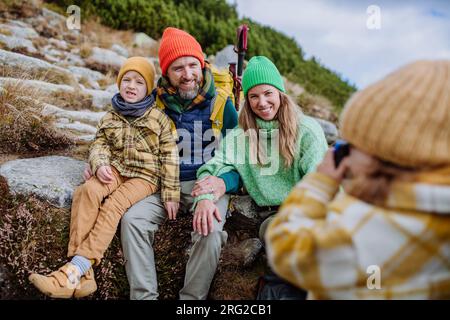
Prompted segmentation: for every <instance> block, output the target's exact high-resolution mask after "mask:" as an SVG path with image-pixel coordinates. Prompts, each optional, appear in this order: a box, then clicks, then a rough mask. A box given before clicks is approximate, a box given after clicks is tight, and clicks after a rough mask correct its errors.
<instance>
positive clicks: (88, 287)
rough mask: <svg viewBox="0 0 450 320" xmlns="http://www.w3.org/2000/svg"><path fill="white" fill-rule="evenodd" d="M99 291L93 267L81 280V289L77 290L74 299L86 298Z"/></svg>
mask: <svg viewBox="0 0 450 320" xmlns="http://www.w3.org/2000/svg"><path fill="white" fill-rule="evenodd" d="M95 291H97V283H96V282H95V278H94V270H93V269H92V267H91V268H90V269H89V270H88V271H87V272H86V274H85V275H84V276H82V277H81V280H80V288H77V289H75V292H74V294H73V296H74V298H77V299H78V298H84V297H87V296H88V295H90V294H92V293H94V292H95Z"/></svg>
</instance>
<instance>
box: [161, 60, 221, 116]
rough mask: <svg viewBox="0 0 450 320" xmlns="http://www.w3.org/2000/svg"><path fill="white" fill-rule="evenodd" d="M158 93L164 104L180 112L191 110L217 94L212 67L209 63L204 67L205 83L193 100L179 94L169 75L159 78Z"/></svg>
mask: <svg viewBox="0 0 450 320" xmlns="http://www.w3.org/2000/svg"><path fill="white" fill-rule="evenodd" d="M156 94H157V95H158V97H159V98H160V99H161V101H162V102H163V103H164V105H165V106H166V107H168V108H170V109H172V110H174V111H177V112H178V113H182V112H183V111H185V110H189V109H191V108H193V107H194V106H198V105H200V104H202V103H203V102H205V101H206V100H211V99H212V98H213V97H214V95H215V94H216V89H215V87H214V77H213V74H212V71H211V69H210V68H209V66H208V65H207V64H205V67H204V68H203V83H202V85H201V87H200V88H199V90H198V94H197V96H196V97H195V98H194V99H192V100H185V99H182V98H181V97H180V96H179V95H178V91H177V89H176V88H175V87H173V86H172V85H171V84H170V82H169V79H168V78H167V77H161V78H159V80H158V84H157V89H156Z"/></svg>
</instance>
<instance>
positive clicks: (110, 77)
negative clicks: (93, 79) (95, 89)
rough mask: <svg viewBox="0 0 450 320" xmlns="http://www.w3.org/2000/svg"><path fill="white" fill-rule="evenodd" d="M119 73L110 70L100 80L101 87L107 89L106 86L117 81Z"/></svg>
mask: <svg viewBox="0 0 450 320" xmlns="http://www.w3.org/2000/svg"><path fill="white" fill-rule="evenodd" d="M116 79H117V73H116V72H115V71H114V70H109V71H108V72H107V73H106V75H105V77H104V78H102V79H100V80H99V81H98V84H99V85H100V87H101V88H103V89H106V87H108V86H110V85H112V84H114V83H116Z"/></svg>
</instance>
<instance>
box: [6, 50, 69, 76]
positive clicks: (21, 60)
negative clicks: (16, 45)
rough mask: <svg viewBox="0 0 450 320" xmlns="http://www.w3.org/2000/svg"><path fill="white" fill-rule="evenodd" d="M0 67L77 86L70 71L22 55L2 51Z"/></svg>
mask: <svg viewBox="0 0 450 320" xmlns="http://www.w3.org/2000/svg"><path fill="white" fill-rule="evenodd" d="M0 65H2V66H8V67H10V68H13V69H16V70H22V71H23V72H24V73H29V74H35V75H39V74H42V76H47V77H49V78H55V79H59V80H60V82H63V83H65V84H69V85H76V84H77V81H76V79H75V77H74V76H73V75H72V74H71V73H70V72H69V71H68V70H66V69H64V68H61V67H58V66H55V65H53V64H51V63H48V62H47V61H44V60H41V59H36V58H32V57H28V56H26V55H23V54H20V53H14V52H9V51H5V50H0Z"/></svg>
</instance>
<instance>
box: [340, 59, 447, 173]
mask: <svg viewBox="0 0 450 320" xmlns="http://www.w3.org/2000/svg"><path fill="white" fill-rule="evenodd" d="M340 125H341V135H342V137H343V138H344V139H345V140H347V141H348V142H350V143H351V144H353V145H355V146H356V147H358V148H359V149H361V150H363V151H365V152H367V153H369V154H371V155H374V156H376V157H378V158H380V159H382V160H385V161H389V162H392V163H396V164H398V165H401V166H405V167H413V168H417V167H434V166H439V165H448V164H450V60H441V61H417V62H415V63H412V64H409V65H406V66H404V67H402V68H400V69H399V70H397V71H395V72H393V73H391V74H390V75H388V76H387V77H385V78H384V79H382V80H380V81H378V82H376V83H374V84H372V85H371V86H369V87H367V88H366V89H364V90H362V91H359V92H357V93H355V94H354V96H353V97H352V98H351V99H350V100H349V101H348V102H347V104H346V106H345V107H344V110H343V112H342V115H341V119H340Z"/></svg>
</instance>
